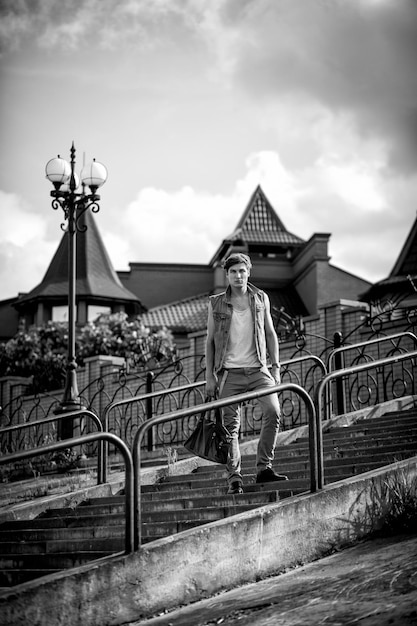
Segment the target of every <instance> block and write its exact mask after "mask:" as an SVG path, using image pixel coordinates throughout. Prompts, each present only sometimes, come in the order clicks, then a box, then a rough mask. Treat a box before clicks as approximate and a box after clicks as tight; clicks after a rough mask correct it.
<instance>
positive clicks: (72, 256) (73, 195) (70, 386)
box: [45, 142, 107, 438]
mask: <svg viewBox="0 0 417 626" xmlns="http://www.w3.org/2000/svg"><path fill="white" fill-rule="evenodd" d="M70 153H71V161H70V163H68V161H65V160H64V159H61V157H60V156H59V155H58V158H56V159H51V160H50V161H48V163H47V164H46V168H45V172H46V178H47V179H48V180H50V181H51V183H52V184H53V186H54V189H53V190H52V191H51V196H52V198H53V200H52V208H53V209H55V210H57V209H58V208H61V209H62V210H63V211H64V217H65V220H66V221H67V224H65V223H63V224H61V228H62V230H63V231H65V232H66V233H67V234H68V356H67V371H66V382H65V390H64V396H63V398H62V401H61V403H60V409H59V411H60V412H62V411H75V410H77V409H80V408H81V401H80V397H79V394H78V386H77V375H76V369H77V362H76V359H75V323H76V299H75V291H76V236H77V232H83V231H85V229H86V227H85V226H84V225H82V224H81V223H80V221H79V220H80V217H81V216H82V215H83V213H85V211H87V210H88V209H91V210H92V211H93V213H97V212H98V211H99V210H100V207H99V205H98V201H99V200H100V196H99V195H97V193H96V192H97V189H98V188H99V187H101V185H103V184H104V183H105V182H106V179H107V170H106V168H105V167H104V165H102V164H101V163H98V162H97V161H95V160H93V162H92V163H90V164H88V165H85V166H84V167H83V169H82V170H81V174H80V178H81V185H82V191H81V193H77V191H76V190H77V188H78V186H79V178H78V175H77V174H76V173H75V147H74V142H73V143H72V147H71V150H70ZM86 187H89V189H90V192H91V193H89V194H87V193H86V192H85V188H86ZM71 430H72V429H71ZM69 436H72V434H69ZM63 438H64V437H63Z"/></svg>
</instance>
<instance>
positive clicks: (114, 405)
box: [103, 354, 327, 482]
mask: <svg viewBox="0 0 417 626" xmlns="http://www.w3.org/2000/svg"><path fill="white" fill-rule="evenodd" d="M308 360H310V361H314V362H315V363H316V364H317V365H318V366H319V367H320V369H321V370H322V373H323V375H325V374H327V368H326V365H325V364H324V362H323V361H322V359H320V357H318V356H316V355H314V354H309V355H306V356H301V357H297V358H295V359H288V360H286V361H281V367H285V366H287V365H292V364H293V363H301V362H304V361H308ZM205 384H206V381H205V380H201V381H198V382H194V383H188V384H186V385H180V386H178V387H169V388H168V389H163V390H159V391H153V392H151V393H145V394H141V395H139V396H132V397H131V398H125V399H124V400H117V401H116V402H112V403H111V404H109V405H108V406H107V407H106V408H105V409H104V413H103V429H104V431H105V432H108V430H109V413H110V411H112V410H113V409H115V408H117V407H119V406H124V405H128V404H132V403H134V402H143V401H144V400H149V399H152V398H159V397H162V396H165V395H169V394H171V393H176V392H180V391H188V390H191V389H196V388H198V387H203V386H204V385H205ZM107 472H108V458H107V446H106V445H105V446H104V451H103V482H106V480H107Z"/></svg>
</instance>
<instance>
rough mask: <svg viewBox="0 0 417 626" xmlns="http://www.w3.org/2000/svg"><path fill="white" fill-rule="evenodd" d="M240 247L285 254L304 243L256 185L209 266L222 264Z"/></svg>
mask: <svg viewBox="0 0 417 626" xmlns="http://www.w3.org/2000/svg"><path fill="white" fill-rule="evenodd" d="M239 244H241V245H246V246H247V247H248V251H249V252H250V251H251V249H256V250H257V251H259V250H260V249H261V248H265V250H266V249H268V251H274V250H281V251H286V250H288V249H290V248H291V249H293V248H297V247H301V246H303V245H304V244H305V241H304V239H301V237H298V236H297V235H294V234H293V233H290V232H289V231H288V230H287V229H286V228H285V226H284V224H283V223H282V221H281V220H280V218H279V217H278V215H277V214H276V213H275V211H274V209H273V208H272V205H271V203H270V202H269V200H268V198H267V197H266V195H265V194H264V192H263V191H262V188H261V186H260V185H258V186H257V188H256V189H255V191H254V192H253V194H252V196H251V198H250V200H249V202H248V204H247V207H246V209H245V211H244V213H243V215H242V217H241V218H240V220H239V222H238V224H237V226H236V228H235V230H234V231H233V233H231V234H230V235H229V236H228V237H226V239H224V240H223V242H222V244H221V245H220V247H219V249H218V250H217V252H216V254H215V255H214V257H213V258H212V260H211V261H210V265H213V264H215V263H216V262H218V261H221V260H222V259H223V258H224V257H225V256H226V254H227V253H228V251H229V250H230V248H231V247H232V246H233V245H235V246H236V245H239Z"/></svg>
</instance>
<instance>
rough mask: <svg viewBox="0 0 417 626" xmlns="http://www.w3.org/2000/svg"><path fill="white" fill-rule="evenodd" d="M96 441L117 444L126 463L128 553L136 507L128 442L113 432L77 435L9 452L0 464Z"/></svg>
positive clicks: (126, 539)
mask: <svg viewBox="0 0 417 626" xmlns="http://www.w3.org/2000/svg"><path fill="white" fill-rule="evenodd" d="M95 441H106V442H108V443H111V444H112V445H114V446H116V447H117V448H118V449H119V450H120V452H121V454H122V456H123V460H124V463H125V468H126V473H125V551H126V553H127V554H128V553H130V552H133V549H134V541H133V539H134V508H133V478H134V476H133V462H132V455H131V454H130V451H129V448H128V447H127V446H126V444H125V443H124V442H123V441H122V440H121V439H120V438H119V437H117V436H116V435H113V434H112V433H104V432H98V433H91V434H90V435H83V436H82V437H75V438H73V439H66V440H65V441H57V442H55V443H51V444H49V445H47V446H42V447H40V448H36V449H35V450H23V451H22V452H14V453H13V454H7V455H5V456H2V457H0V465H5V464H7V463H14V462H16V461H22V460H23V459H30V458H32V457H35V456H39V455H41V454H49V453H50V452H57V451H58V450H64V449H65V448H72V447H74V446H80V445H86V444H89V443H92V442H95Z"/></svg>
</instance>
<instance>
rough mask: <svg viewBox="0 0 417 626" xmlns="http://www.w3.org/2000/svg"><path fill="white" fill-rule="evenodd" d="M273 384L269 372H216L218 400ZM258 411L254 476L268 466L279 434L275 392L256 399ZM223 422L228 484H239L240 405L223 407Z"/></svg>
mask: <svg viewBox="0 0 417 626" xmlns="http://www.w3.org/2000/svg"><path fill="white" fill-rule="evenodd" d="M274 385H276V382H275V380H274V379H273V378H272V376H271V375H270V374H269V373H266V372H265V371H262V370H261V369H260V368H245V367H242V368H235V369H229V370H223V371H221V372H219V397H220V398H225V397H229V396H234V395H236V394H239V393H245V392H246V391H256V390H258V389H261V388H265V387H273V386H274ZM257 401H258V402H259V404H260V405H261V408H262V426H261V434H260V437H259V442H258V449H257V454H256V473H257V474H259V472H261V471H262V470H264V469H267V468H270V467H272V461H273V459H274V450H275V445H276V440H277V435H278V431H279V424H280V416H281V409H280V405H279V401H278V396H277V394H276V393H272V394H269V395H266V396H263V397H262V398H257ZM223 421H224V425H225V426H226V428H227V430H228V431H229V433H230V434H231V436H232V441H231V443H230V448H229V456H228V459H227V464H226V469H227V472H228V478H227V480H228V483H229V484H231V483H232V482H235V481H239V482H242V473H241V455H240V448H239V429H240V405H239V404H231V405H229V406H225V407H224V408H223Z"/></svg>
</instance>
